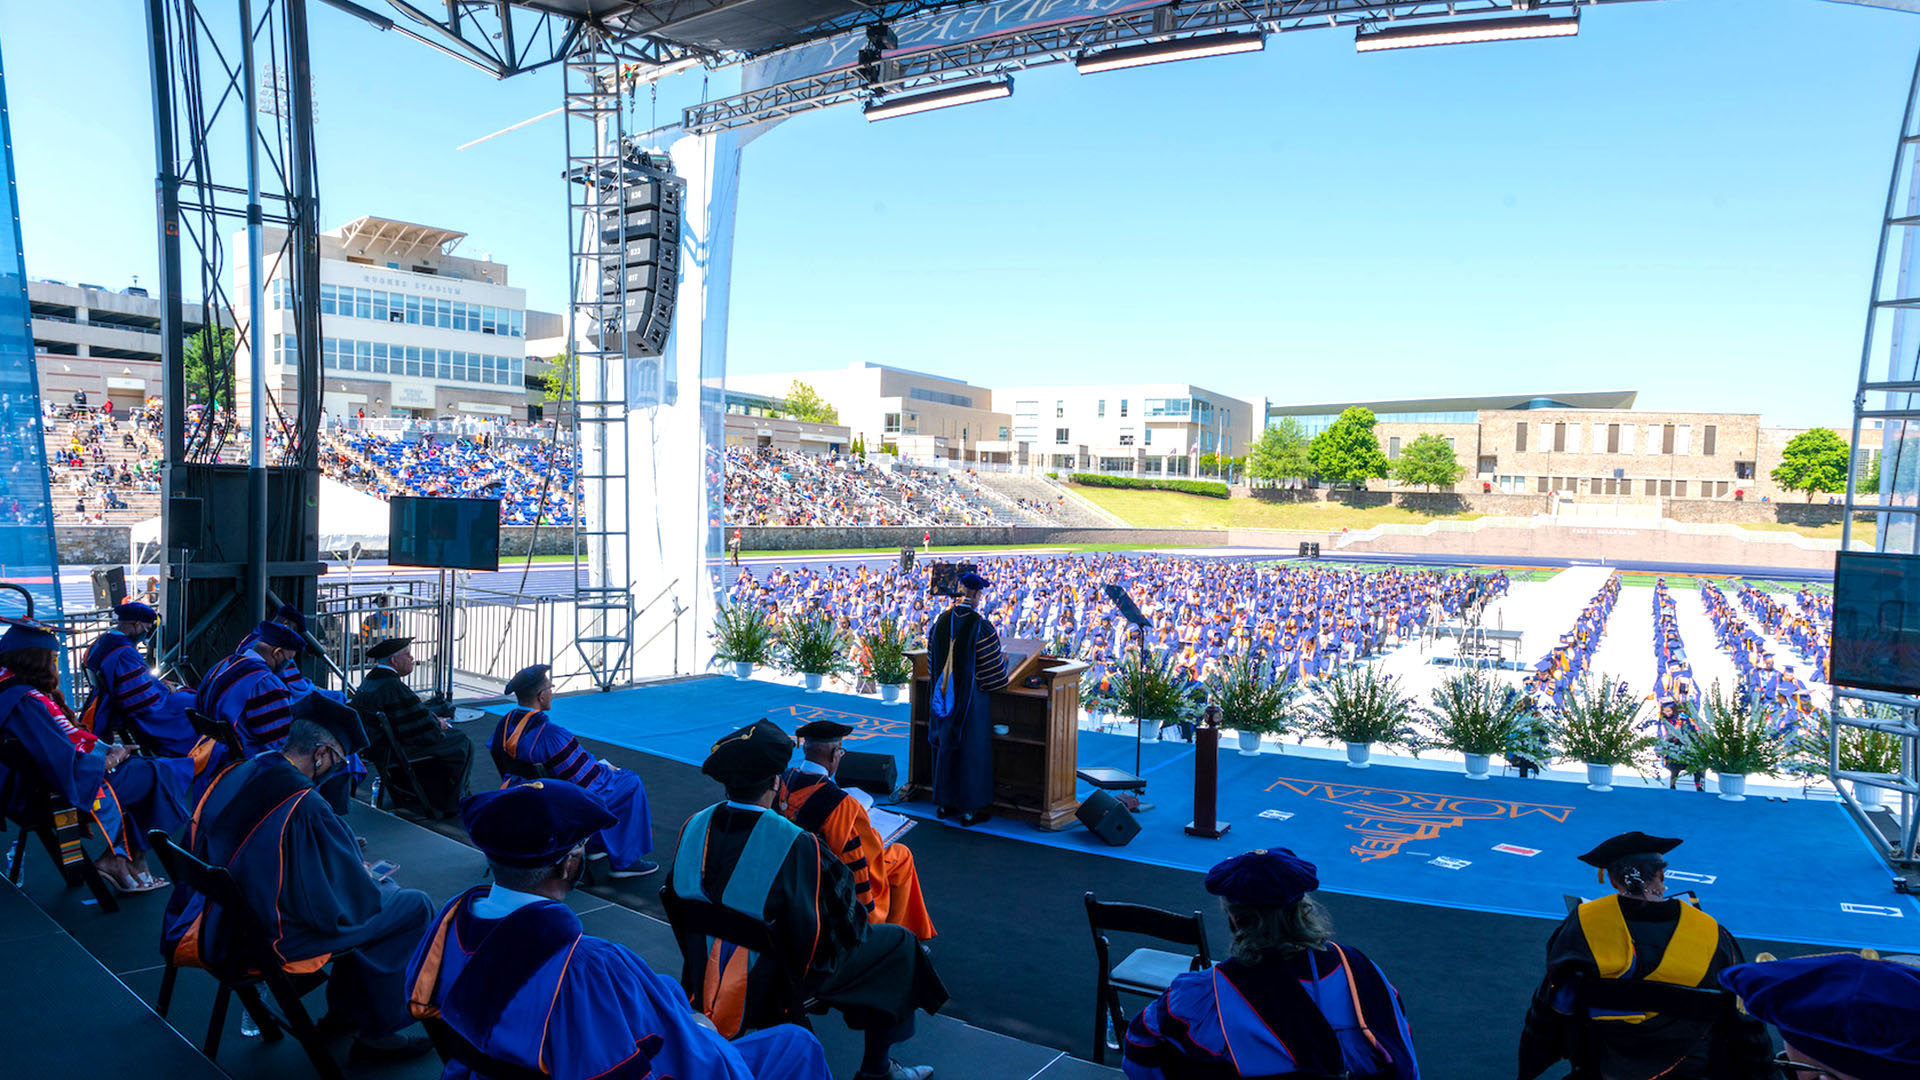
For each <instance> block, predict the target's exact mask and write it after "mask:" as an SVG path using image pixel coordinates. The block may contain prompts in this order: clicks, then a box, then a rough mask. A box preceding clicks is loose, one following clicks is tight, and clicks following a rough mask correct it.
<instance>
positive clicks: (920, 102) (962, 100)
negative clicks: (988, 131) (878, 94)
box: [862, 79, 1013, 120]
mask: <svg viewBox="0 0 1920 1080" xmlns="http://www.w3.org/2000/svg"><path fill="white" fill-rule="evenodd" d="M1011 96H1013V80H1012V79H989V80H987V81H986V82H975V83H967V84H966V85H964V86H949V87H944V88H942V89H939V90H929V91H928V92H926V93H924V94H909V95H908V96H906V97H899V98H893V99H892V100H890V101H874V102H869V103H868V104H867V107H866V108H865V109H864V110H862V111H863V112H865V113H866V116H867V119H868V120H890V119H892V118H893V117H896V116H908V115H911V114H913V113H922V112H928V111H930V110H933V109H945V108H947V107H949V106H953V105H970V104H972V103H973V102H976V101H992V100H993V99H994V98H1003V97H1011Z"/></svg>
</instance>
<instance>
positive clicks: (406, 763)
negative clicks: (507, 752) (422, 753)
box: [360, 709, 504, 821]
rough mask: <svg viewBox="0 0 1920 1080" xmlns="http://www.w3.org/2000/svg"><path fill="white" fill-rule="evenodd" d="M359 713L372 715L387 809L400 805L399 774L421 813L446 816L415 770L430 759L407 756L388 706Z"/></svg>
mask: <svg viewBox="0 0 1920 1080" xmlns="http://www.w3.org/2000/svg"><path fill="white" fill-rule="evenodd" d="M360 715H361V717H362V718H363V719H364V718H366V717H372V718H373V723H372V724H371V725H370V727H371V728H372V730H373V732H374V733H375V734H376V735H377V736H378V739H379V741H378V742H376V743H375V744H374V745H375V746H376V747H378V752H376V753H373V754H370V755H369V759H370V760H371V761H372V763H373V767H374V769H375V770H376V771H377V772H378V773H379V775H380V794H381V795H382V796H384V797H385V798H386V801H387V805H386V809H388V810H392V809H394V808H395V806H396V805H398V804H397V800H395V799H394V797H393V792H394V779H395V776H396V774H397V775H398V777H399V778H400V779H402V780H404V782H405V785H406V786H405V787H404V788H403V789H402V791H403V793H404V794H406V795H407V796H408V797H410V798H412V799H413V801H414V802H415V803H416V804H418V806H419V809H420V812H421V813H423V814H425V815H426V816H427V817H429V818H431V819H433V820H435V821H438V820H440V819H441V818H443V817H445V816H446V815H445V814H443V813H441V812H440V810H439V809H438V808H437V807H435V806H434V805H433V804H432V803H431V802H429V801H428V800H427V794H426V791H427V789H426V788H425V787H423V786H421V784H420V774H419V773H417V772H415V771H414V769H413V767H414V766H415V765H416V764H418V763H420V762H422V761H428V760H431V759H429V758H424V757H421V758H414V757H409V756H407V753H406V751H405V750H404V749H402V748H401V746H400V740H399V739H398V738H396V737H395V736H394V734H393V722H392V721H390V720H388V719H387V713H386V710H385V709H372V710H369V711H367V712H362V713H361V714H360ZM502 775H504V773H503V774H502ZM376 805H377V804H376Z"/></svg>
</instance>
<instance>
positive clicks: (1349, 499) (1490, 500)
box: [1232, 487, 1548, 517]
mask: <svg viewBox="0 0 1920 1080" xmlns="http://www.w3.org/2000/svg"><path fill="white" fill-rule="evenodd" d="M1232 491H1233V494H1234V495H1235V496H1236V497H1246V498H1251V499H1258V500H1260V501H1261V502H1277V503H1304V502H1330V503H1338V504H1340V505H1341V506H1354V507H1369V506H1398V507H1402V508H1404V509H1407V510H1414V511H1418V512H1420V513H1426V514H1434V515H1436V516H1437V515H1446V514H1466V513H1477V514H1493V515H1498V516H1500V517H1526V516H1528V515H1530V514H1544V513H1546V512H1547V511H1548V504H1547V496H1545V495H1503V494H1499V493H1488V494H1479V493H1471V494H1469V493H1457V494H1456V493H1454V492H1447V491H1346V490H1334V489H1331V488H1313V489H1301V488H1256V487H1236V488H1233V489H1232Z"/></svg>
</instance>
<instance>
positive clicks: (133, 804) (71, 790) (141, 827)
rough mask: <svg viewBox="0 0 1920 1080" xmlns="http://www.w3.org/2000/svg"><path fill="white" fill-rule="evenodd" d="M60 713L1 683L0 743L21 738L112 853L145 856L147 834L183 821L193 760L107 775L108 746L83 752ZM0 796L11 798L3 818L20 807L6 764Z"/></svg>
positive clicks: (150, 762)
mask: <svg viewBox="0 0 1920 1080" xmlns="http://www.w3.org/2000/svg"><path fill="white" fill-rule="evenodd" d="M59 708H60V705H59V703H57V702H55V701H54V700H53V699H52V698H50V697H48V696H46V695H45V694H42V693H39V692H38V691H36V690H33V689H31V688H30V687H28V686H26V684H24V683H21V682H19V681H18V680H15V679H7V680H4V681H0V738H12V739H16V740H18V741H19V743H20V745H21V747H23V748H24V749H25V750H26V752H27V756H28V757H30V758H32V759H33V762H34V764H35V765H36V766H38V767H39V772H40V775H39V777H38V778H37V779H38V780H39V781H40V782H41V783H44V784H46V785H47V786H49V787H51V788H53V790H55V791H57V792H59V793H60V797H61V798H63V799H65V800H67V801H68V802H70V803H72V804H73V806H74V808H75V809H77V810H79V811H80V813H82V814H83V815H85V816H86V817H87V818H88V819H90V820H91V821H92V823H93V826H94V828H95V829H96V830H97V831H98V834H99V836H100V837H101V838H102V839H104V840H106V841H107V843H108V844H110V845H111V846H112V848H113V850H114V851H116V852H118V853H119V854H121V855H132V854H133V853H135V852H138V851H144V850H145V849H146V839H147V830H148V829H167V830H172V829H175V828H177V827H178V826H179V825H180V823H181V822H183V821H185V820H186V819H187V789H188V787H189V786H190V785H191V784H192V782H193V763H192V762H191V761H189V760H188V759H186V758H166V759H160V760H155V759H152V758H142V757H130V758H128V759H127V760H126V761H124V762H122V763H121V765H120V767H119V768H118V769H116V770H115V771H113V772H111V773H109V772H107V751H106V745H105V744H104V743H103V744H100V745H97V746H95V747H94V748H93V749H92V750H91V751H89V752H87V753H81V752H80V750H79V749H78V748H77V747H75V746H74V744H73V742H72V740H70V739H68V738H67V735H66V732H64V731H62V730H61V727H60V721H59V720H57V719H55V714H56V712H57V710H59ZM0 792H4V793H7V795H8V799H7V802H6V804H5V806H4V809H5V811H6V812H7V813H9V814H14V813H19V812H20V811H21V810H23V809H25V805H24V802H25V793H24V792H21V791H19V790H17V788H16V785H14V783H13V776H12V773H11V771H10V770H8V769H7V767H6V766H5V765H0Z"/></svg>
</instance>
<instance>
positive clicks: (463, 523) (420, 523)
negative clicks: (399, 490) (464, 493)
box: [387, 497, 500, 570]
mask: <svg viewBox="0 0 1920 1080" xmlns="http://www.w3.org/2000/svg"><path fill="white" fill-rule="evenodd" d="M387 506H388V508H389V515H388V521H387V561H388V562H389V563H391V564H393V565H394V566H431V567H435V568H438V569H443V570H498V569H500V500H499V499H421V498H410V497H409V498H398V499H394V500H392V501H391V502H389V503H388V504H387Z"/></svg>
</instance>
